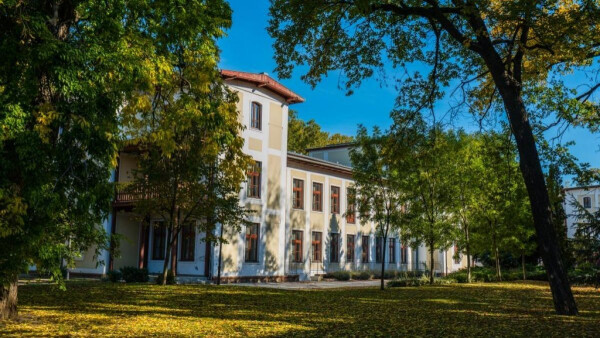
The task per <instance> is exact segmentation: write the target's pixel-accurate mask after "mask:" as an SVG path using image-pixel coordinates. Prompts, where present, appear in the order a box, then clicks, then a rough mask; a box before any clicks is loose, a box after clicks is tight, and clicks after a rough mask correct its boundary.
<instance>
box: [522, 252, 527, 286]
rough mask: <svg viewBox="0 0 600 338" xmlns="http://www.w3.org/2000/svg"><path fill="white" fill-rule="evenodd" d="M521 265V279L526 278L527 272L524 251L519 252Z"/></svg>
mask: <svg viewBox="0 0 600 338" xmlns="http://www.w3.org/2000/svg"><path fill="white" fill-rule="evenodd" d="M521 266H522V267H523V280H526V279H527V274H526V273H525V253H524V252H521Z"/></svg>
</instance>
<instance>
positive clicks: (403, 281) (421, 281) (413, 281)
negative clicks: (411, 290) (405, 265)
mask: <svg viewBox="0 0 600 338" xmlns="http://www.w3.org/2000/svg"><path fill="white" fill-rule="evenodd" d="M427 283H429V281H428V280H427V279H426V278H423V277H409V278H399V279H394V280H391V281H389V282H388V283H387V286H388V287H391V288H402V287H407V286H421V285H425V284H427Z"/></svg>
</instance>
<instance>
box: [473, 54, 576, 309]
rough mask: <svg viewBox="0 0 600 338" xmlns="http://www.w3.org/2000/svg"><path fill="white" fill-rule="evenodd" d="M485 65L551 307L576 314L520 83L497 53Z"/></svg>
mask: <svg viewBox="0 0 600 338" xmlns="http://www.w3.org/2000/svg"><path fill="white" fill-rule="evenodd" d="M484 59H486V58H485V57H484ZM486 62H487V63H488V69H490V71H491V74H492V77H493V78H494V83H495V84H496V86H497V87H498V91H499V93H500V95H501V96H502V100H503V102H504V107H505V109H506V112H507V115H508V119H509V121H510V126H511V128H512V131H513V134H514V136H515V141H516V143H517V149H518V150H519V159H520V169H521V173H522V174H523V179H524V181H525V186H526V187H527V193H528V195H529V201H530V204H531V213H532V215H533V220H534V225H535V232H536V235H537V236H536V238H537V242H538V245H539V248H540V251H541V253H542V260H543V262H544V267H545V268H546V273H547V274H548V281H549V283H550V289H551V290H552V298H553V300H554V308H555V310H556V312H557V313H558V314H559V315H577V312H578V311H577V304H576V303H575V298H573V293H572V292H571V285H570V283H569V279H568V277H567V272H566V270H565V268H564V265H563V262H562V257H561V252H560V247H559V245H558V238H557V236H556V231H555V229H554V223H553V222H552V209H551V206H550V197H549V195H548V190H547V189H546V181H545V179H544V173H543V171H542V166H541V164H540V158H539V154H538V151H537V148H536V144H535V138H534V136H533V131H532V129H531V125H530V123H529V120H528V117H527V116H528V115H527V111H526V109H525V104H524V103H523V100H522V98H521V94H520V88H519V86H520V83H519V84H516V83H514V80H513V78H512V77H511V76H510V75H509V74H507V72H506V71H505V70H504V67H503V65H502V61H501V60H500V58H499V57H498V55H497V54H496V55H487V59H486Z"/></svg>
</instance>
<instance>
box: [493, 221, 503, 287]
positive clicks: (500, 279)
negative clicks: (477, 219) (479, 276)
mask: <svg viewBox="0 0 600 338" xmlns="http://www.w3.org/2000/svg"><path fill="white" fill-rule="evenodd" d="M491 224H492V222H490V225H491ZM492 249H493V250H494V262H495V263H496V279H497V280H498V281H502V274H501V273H500V257H499V254H498V243H497V241H496V231H495V229H492Z"/></svg>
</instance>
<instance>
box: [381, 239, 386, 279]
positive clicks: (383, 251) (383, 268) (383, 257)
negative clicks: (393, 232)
mask: <svg viewBox="0 0 600 338" xmlns="http://www.w3.org/2000/svg"><path fill="white" fill-rule="evenodd" d="M386 242H387V231H386V235H385V236H383V243H382V246H383V248H382V249H381V290H384V289H385V282H384V279H385V276H384V275H385V243H386Z"/></svg>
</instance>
